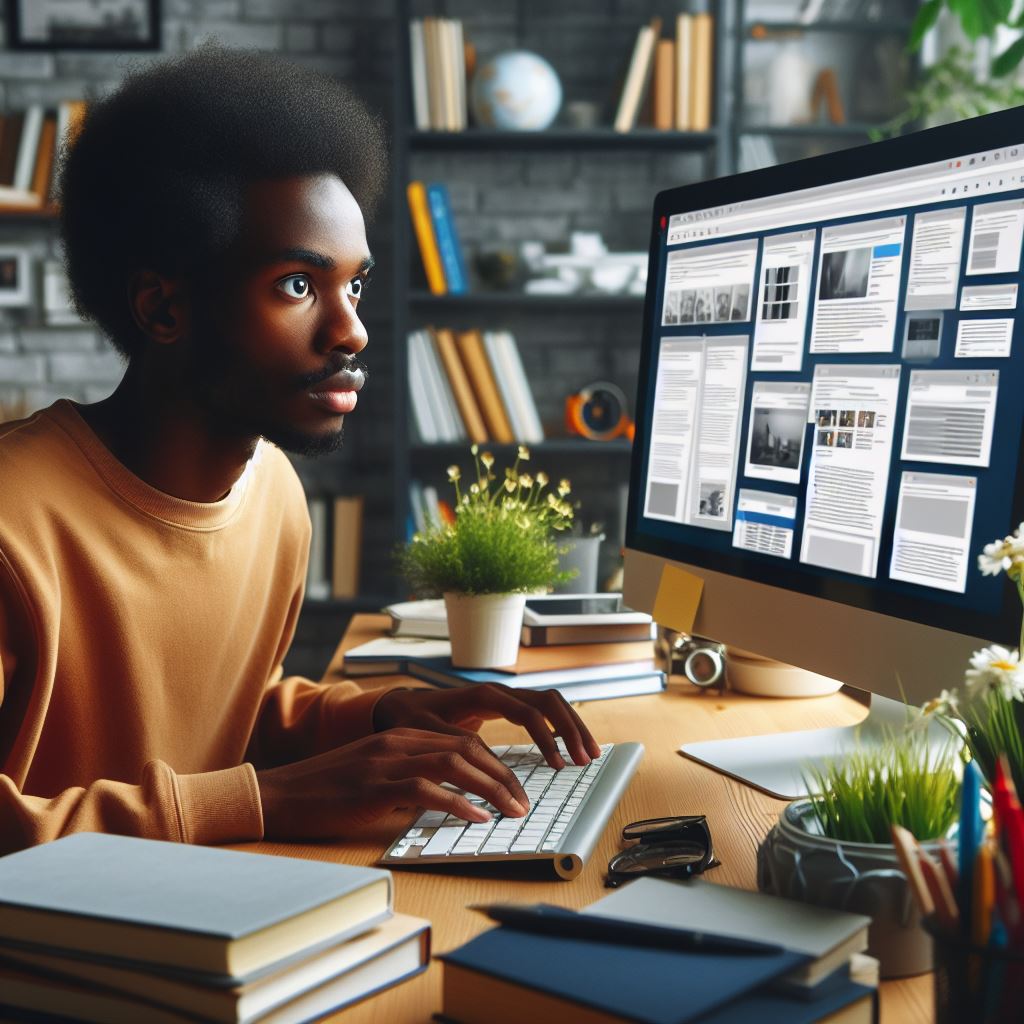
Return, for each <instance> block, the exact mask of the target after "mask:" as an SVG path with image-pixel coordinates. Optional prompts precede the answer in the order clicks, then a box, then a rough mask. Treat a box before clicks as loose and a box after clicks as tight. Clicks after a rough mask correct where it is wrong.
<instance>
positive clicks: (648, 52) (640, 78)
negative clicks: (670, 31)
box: [614, 18, 661, 132]
mask: <svg viewBox="0 0 1024 1024" xmlns="http://www.w3.org/2000/svg"><path fill="white" fill-rule="evenodd" d="M660 32H661V19H660V18H652V19H651V21H650V23H649V24H647V25H643V26H642V27H641V28H640V30H639V32H638V33H637V37H636V42H635V43H634V44H633V56H632V58H631V59H630V62H629V70H628V71H627V72H626V81H625V82H624V83H623V86H622V95H621V96H620V97H619V106H618V109H617V110H616V112H615V121H614V128H615V130H616V131H617V132H628V131H632V129H633V128H634V127H635V125H636V120H637V114H638V113H639V111H640V105H641V103H642V102H643V98H644V92H645V91H646V89H647V83H648V79H649V78H650V74H651V65H652V63H653V56H654V45H655V42H656V41H657V39H658V34H659V33H660Z"/></svg>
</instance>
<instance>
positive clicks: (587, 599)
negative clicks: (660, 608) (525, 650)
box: [520, 593, 657, 647]
mask: <svg viewBox="0 0 1024 1024" xmlns="http://www.w3.org/2000/svg"><path fill="white" fill-rule="evenodd" d="M656 636H657V626H656V625H655V623H654V620H653V618H652V617H651V616H650V615H648V614H647V613H646V612H638V611H634V610H633V609H632V608H627V607H626V605H625V604H623V602H622V595H621V594H618V593H600V594H547V595H544V596H537V597H529V598H527V601H526V607H525V608H524V610H523V628H522V635H521V638H520V643H522V644H523V645H524V646H526V647H541V646H546V645H549V644H606V643H623V642H625V643H635V642H638V641H641V640H647V641H650V640H652V639H654V638H655V637H656Z"/></svg>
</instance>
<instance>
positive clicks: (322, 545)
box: [306, 498, 331, 601]
mask: <svg viewBox="0 0 1024 1024" xmlns="http://www.w3.org/2000/svg"><path fill="white" fill-rule="evenodd" d="M306 504H307V506H308V507H309V523H310V528H311V530H312V533H311V535H310V538H309V561H308V562H307V563H306V597H307V598H313V599H314V600H318V601H319V600H323V599H324V598H327V597H330V594H331V584H330V580H328V578H327V529H328V528H327V499H326V498H307V499H306Z"/></svg>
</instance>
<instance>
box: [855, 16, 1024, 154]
mask: <svg viewBox="0 0 1024 1024" xmlns="http://www.w3.org/2000/svg"><path fill="white" fill-rule="evenodd" d="M1014 7H1015V3H1014V0H927V3H924V4H922V5H921V8H920V10H919V11H918V13H917V17H915V19H914V22H913V25H912V26H911V29H910V38H909V39H908V41H907V50H908V51H909V52H911V53H914V52H916V51H918V50H919V49H920V48H921V44H922V42H923V41H924V37H925V35H926V34H927V33H928V31H929V30H930V29H931V28H933V27H934V25H935V24H936V22H937V21H938V19H939V16H940V15H941V14H942V12H943V10H948V11H950V12H951V13H952V14H954V15H956V17H957V18H959V21H960V25H961V28H962V29H963V32H964V35H965V36H966V37H967V39H968V40H969V41H970V42H971V43H972V44H973V43H976V42H977V41H978V40H981V39H990V38H992V37H993V36H994V35H995V33H996V30H997V29H999V28H1010V29H1015V30H1018V31H1022V30H1024V11H1022V13H1020V14H1017V15H1016V16H1014ZM1021 60H1024V35H1022V36H1021V37H1020V38H1019V39H1016V40H1015V41H1014V42H1013V43H1011V44H1010V45H1009V46H1008V47H1007V48H1006V49H1005V50H1003V52H1002V53H1000V54H998V55H997V56H996V57H995V58H994V60H993V61H992V63H991V66H990V68H989V73H990V77H989V79H988V80H987V81H985V80H979V78H978V74H977V69H976V67H975V60H974V53H973V52H972V50H970V49H964V48H963V47H959V46H951V47H950V48H949V49H948V50H947V51H946V53H945V54H944V55H943V56H942V57H941V58H940V59H939V60H938V61H936V62H935V63H934V64H932V65H931V66H929V67H927V68H925V69H924V70H923V71H922V73H921V76H920V78H919V79H918V81H917V82H916V83H915V84H914V85H913V86H911V87H910V88H909V89H908V90H907V95H906V100H907V106H906V109H905V110H904V111H903V112H902V113H900V114H898V115H897V116H896V117H894V118H892V120H890V121H887V122H886V123H885V124H884V125H883V126H882V127H881V128H878V129H876V130H875V131H874V132H872V135H873V136H874V137H875V138H883V137H888V136H892V135H898V134H900V132H901V131H903V130H904V129H905V128H906V127H907V126H908V125H914V124H922V123H929V122H931V121H933V120H935V119H937V118H938V119H941V120H943V121H947V122H948V121H960V120H963V119H964V118H968V117H976V116H977V115H979V114H989V113H991V112H992V111H995V110H1005V109H1007V108H1008V107H1015V106H1019V105H1020V104H1022V103H1024V88H1022V87H1021V86H1020V85H1018V84H1017V82H1016V81H1015V78H1014V75H1015V72H1016V70H1017V68H1018V67H1019V65H1020V63H1021Z"/></svg>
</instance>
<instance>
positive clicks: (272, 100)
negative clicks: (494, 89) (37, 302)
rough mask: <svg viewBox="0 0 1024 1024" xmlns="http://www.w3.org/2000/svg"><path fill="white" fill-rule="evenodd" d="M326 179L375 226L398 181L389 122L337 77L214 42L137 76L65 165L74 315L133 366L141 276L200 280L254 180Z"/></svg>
mask: <svg viewBox="0 0 1024 1024" xmlns="http://www.w3.org/2000/svg"><path fill="white" fill-rule="evenodd" d="M324 173H327V174H335V175H337V176H338V177H339V178H340V179H341V180H342V181H343V182H344V184H345V185H346V187H347V188H348V190H349V191H350V192H351V193H352V195H353V197H354V198H355V200H356V202H357V203H358V204H359V206H360V207H361V209H362V211H363V214H364V216H366V217H370V216H371V215H372V213H373V210H374V208H375V207H376V204H377V202H378V200H379V199H380V196H381V193H382V192H383V189H384V186H385V183H386V177H387V141H386V133H385V130H384V125H383V123H382V122H381V120H380V119H379V118H378V117H377V116H375V115H374V114H372V113H371V112H370V111H369V110H368V109H367V107H366V106H365V105H364V104H363V102H362V101H361V100H360V99H359V98H358V97H357V96H356V95H355V94H354V93H353V92H352V91H351V90H350V89H348V88H347V87H346V86H344V85H342V84H341V83H340V82H338V81H337V80H335V79H333V78H331V77H330V76H329V75H326V74H322V73H320V72H317V71H313V70H310V69H308V68H304V67H302V66H300V65H297V64H293V63H290V62H287V61H285V60H282V59H281V58H279V57H276V56H274V55H272V54H269V53H263V52H257V51H250V50H236V49H227V48H224V47H222V46H219V45H216V44H206V45H203V46H200V47H198V48H196V49H194V50H191V51H189V52H187V53H185V54H182V55H181V56H178V57H175V58H173V59H170V60H165V61H161V62H159V63H157V64H153V65H149V66H148V67H142V68H139V69H136V70H133V71H131V72H129V74H128V75H127V76H126V77H125V79H124V81H123V82H122V83H121V84H120V86H119V87H118V88H117V89H116V90H115V91H114V92H113V93H111V94H110V95H109V96H107V97H105V98H103V99H101V100H98V101H96V102H94V103H91V104H90V105H89V107H88V110H87V113H86V116H85V118H84V120H83V123H82V126H81V129H80V130H79V132H78V133H77V135H76V136H75V138H74V141H73V143H72V144H70V145H67V146H65V147H64V150H63V152H62V154H61V161H60V171H59V179H58V180H59V185H58V195H59V201H60V206H61V213H60V228H61V240H62V243H63V248H64V264H65V269H66V271H67V275H68V279H69V281H70V285H71V293H72V297H73V300H74V303H75V307H76V309H77V310H78V312H79V314H80V315H82V316H83V317H85V318H87V319H91V320H93V321H95V322H96V323H97V324H98V325H99V327H100V329H101V330H102V331H103V332H104V333H105V334H106V335H107V336H108V337H109V339H110V341H111V343H112V344H113V345H114V347H115V348H116V349H117V350H118V351H119V352H120V353H121V354H122V355H124V356H125V357H126V358H128V359H129V360H130V359H131V357H132V355H133V354H135V353H136V352H137V351H138V350H139V348H140V347H141V345H142V342H143V337H142V334H141V333H140V331H139V329H138V327H137V326H136V324H135V321H134V319H133V318H132V315H131V310H130V308H129V303H128V286H129V282H130V280H131V276H132V274H133V273H135V272H136V271H138V270H143V269H147V270H156V271H159V272H161V273H166V274H170V275H180V276H183V277H184V278H186V279H190V278H195V277H197V276H198V275H199V274H200V273H202V271H203V270H204V268H208V267H211V266H213V265H214V264H215V262H216V260H217V258H218V256H219V255H221V254H223V253H224V252H225V251H226V250H227V249H228V248H229V247H230V246H231V244H232V242H233V241H234V239H235V238H236V237H237V234H238V231H239V228H240V226H241V215H242V208H243V200H244V195H245V189H246V187H247V186H248V185H249V184H250V183H253V182H257V181H267V180H277V179H282V178H288V177H297V176H302V175H313V174H324Z"/></svg>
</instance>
